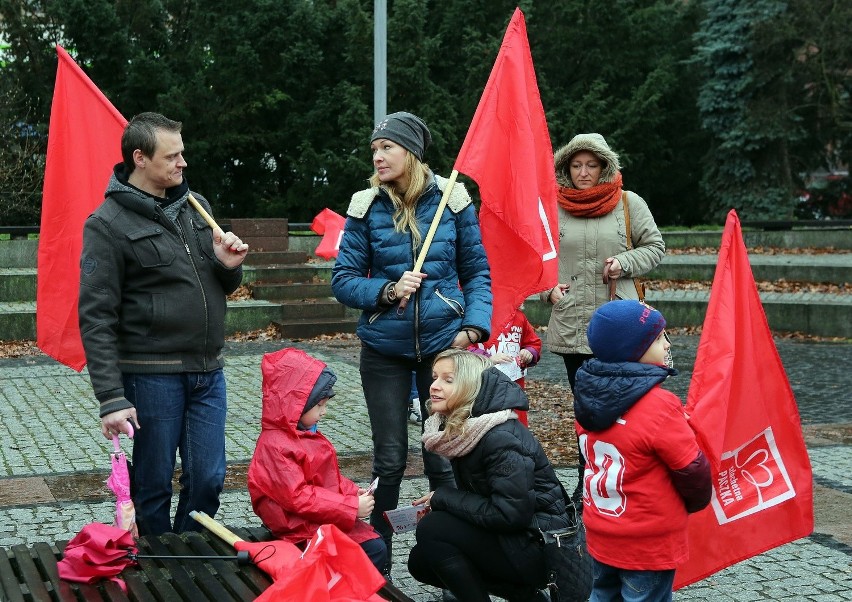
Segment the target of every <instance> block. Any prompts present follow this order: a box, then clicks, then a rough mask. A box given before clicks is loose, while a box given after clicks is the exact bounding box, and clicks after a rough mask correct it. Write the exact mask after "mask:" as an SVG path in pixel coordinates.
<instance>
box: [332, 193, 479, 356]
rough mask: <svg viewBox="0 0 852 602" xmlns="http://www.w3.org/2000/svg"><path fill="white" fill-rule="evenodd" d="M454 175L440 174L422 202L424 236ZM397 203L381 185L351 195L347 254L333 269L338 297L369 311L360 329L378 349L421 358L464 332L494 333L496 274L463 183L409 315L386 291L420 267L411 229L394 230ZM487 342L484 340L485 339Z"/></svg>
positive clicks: (341, 255) (436, 238)
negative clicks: (466, 329) (493, 275)
mask: <svg viewBox="0 0 852 602" xmlns="http://www.w3.org/2000/svg"><path fill="white" fill-rule="evenodd" d="M446 182H447V180H445V179H444V178H439V177H436V178H435V179H434V180H433V181H432V182H431V183H430V184H429V186H428V187H427V189H426V191H425V192H424V193H423V195H422V196H421V197H420V199H419V200H418V201H417V210H416V212H417V223H418V226H419V227H420V232H421V234H422V238H423V239H424V240H425V238H426V233H427V232H428V230H429V226H430V224H431V223H432V218H433V217H434V216H435V212H436V210H437V208H438V204H439V203H440V201H441V195H442V192H441V190H442V189H443V188H444V186H445V185H446ZM392 216H393V204H392V203H391V200H390V198H388V196H387V194H386V193H385V192H384V191H382V190H380V189H379V188H370V189H367V190H362V191H360V192H357V193H355V194H354V195H352V202H351V203H350V205H349V209H348V210H347V220H346V228H345V231H344V234H343V240H342V241H341V243H340V252H339V254H338V256H337V261H336V263H335V266H334V270H333V271H332V276H331V288H332V291H334V295H335V297H337V299H338V300H339V301H340V302H341V303H343V304H344V305H347V306H349V307H353V308H357V309H361V310H363V314H362V315H361V319H360V320H359V322H358V329H357V334H358V337H359V338H360V339H361V341H362V342H363V343H364V344H365V345H368V346H369V347H371V348H372V349H374V350H375V351H376V352H378V353H381V354H384V355H390V356H397V357H405V358H408V359H415V360H418V361H420V360H421V359H422V358H424V357H429V356H430V355H434V354H436V353H438V352H440V351H443V350H444V349H447V348H448V347H449V346H450V344H451V343H452V342H453V339H454V338H455V336H456V334H458V332H459V330H460V329H461V328H463V327H465V326H470V327H476V328H478V329H479V330H481V331H483V333H485V338H488V335H489V333H490V330H491V276H490V272H489V269H488V260H487V258H486V256H485V249H484V248H483V247H482V236H481V233H480V230H479V221H478V220H477V217H476V211H475V209H474V207H473V205H472V203H471V200H470V195H468V193H467V191H466V190H465V189H464V186H463V185H461V184H459V183H457V184H456V185H455V186H454V187H453V191H452V193H451V195H450V198H449V200H448V203H447V207H446V209H445V210H444V212H443V215H442V217H441V222H440V224H439V225H438V229H437V230H436V231H435V236H434V238H433V240H432V244H431V246H430V247H429V251H428V253H427V255H426V260H425V262H424V263H423V269H422V270H421V271H422V272H424V273H425V274H427V278H425V279H424V280H423V283H422V285H421V287H420V289H418V291H417V293H416V294H414V295H412V296H411V298H410V299H409V302H408V307H407V308H406V309H405V312H404V313H403V314H402V315H398V314H397V309H398V307H399V304H398V303H397V304H395V305H393V306H390V307H388V306H387V305H385V304H384V303H383V302H382V300H381V293H382V290H383V289H384V287H385V285H386V284H388V283H389V282H396V281H397V280H399V279H400V278H401V277H402V273H403V272H404V271H406V270H410V269H412V268H413V267H414V262H415V260H416V257H415V254H414V250H413V241H412V236H411V233H410V232H405V233H400V232H396V231H394V225H393V217H392ZM483 340H484V339H483Z"/></svg>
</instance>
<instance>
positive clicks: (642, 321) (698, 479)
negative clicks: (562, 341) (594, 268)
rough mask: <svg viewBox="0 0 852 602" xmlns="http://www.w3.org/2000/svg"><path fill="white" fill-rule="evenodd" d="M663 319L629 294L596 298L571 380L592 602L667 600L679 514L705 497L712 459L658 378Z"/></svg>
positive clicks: (683, 535) (677, 551)
mask: <svg viewBox="0 0 852 602" xmlns="http://www.w3.org/2000/svg"><path fill="white" fill-rule="evenodd" d="M665 328H666V320H665V318H664V317H663V315H662V314H661V313H660V312H659V311H657V310H656V309H654V308H653V307H651V306H650V305H646V304H645V303H642V302H640V301H636V300H615V301H609V302H608V303H604V304H603V305H602V306H600V307H599V308H598V309H597V310H595V313H594V314H592V319H591V320H590V321H589V327H588V332H587V334H588V340H589V347H591V349H592V352H593V353H594V354H595V357H593V358H591V359H589V360H586V361H585V362H583V365H582V366H580V369H579V370H578V371H577V381H576V385H575V388H574V395H575V396H574V416H575V417H576V424H575V426H576V428H577V435H578V436H579V441H580V451H581V452H582V454H583V457H585V459H586V470H585V475H584V477H583V504H584V511H583V522H584V523H585V525H586V543H587V545H588V548H589V554H590V555H591V557H592V559H593V574H594V585H593V589H592V595H591V597H590V598H589V600H590V602H601V601H604V600H606V601H608V602H613V601H617V600H631V601H632V602H652V601H653V602H666V601H669V600H671V599H672V584H673V581H674V575H675V569H676V567H677V566H678V565H679V564H682V563H683V562H684V561H686V559H687V557H688V555H689V549H688V542H687V515H688V514H689V513H691V512H697V511H698V510H701V509H702V508H704V507H705V506H706V505H707V504H708V503H710V496H711V494H712V484H711V477H710V465H709V463H708V462H707V459H706V458H705V457H704V454H703V453H702V452H701V450H700V449H699V448H698V443H697V441H696V438H695V433H694V432H693V431H692V428H691V427H690V425H689V422H688V418H687V416H686V414H685V413H684V410H683V406H682V405H681V402H680V399H678V397H677V395H675V394H674V393H671V392H670V391H666V390H665V389H663V388H662V387H660V384H661V383H662V382H663V381H665V380H666V378H668V377H669V376H674V375H675V374H677V371H676V370H674V369H673V368H669V367H667V365H666V364H667V355H668V350H669V346H670V344H669V342H668V340H667V338H666V336H665V335H666V333H665Z"/></svg>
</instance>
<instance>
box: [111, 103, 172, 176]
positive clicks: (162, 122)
mask: <svg viewBox="0 0 852 602" xmlns="http://www.w3.org/2000/svg"><path fill="white" fill-rule="evenodd" d="M182 127H183V124H182V123H181V122H180V121H173V120H172V119H169V118H168V117H165V116H163V115H160V114H159V113H150V112H149V113H139V114H138V115H135V116H134V117H133V119H131V120H130V122H129V123H128V124H127V127H125V128H124V133H123V134H122V135H121V158H122V159H123V160H124V167H125V168H127V173H128V174H131V173H133V170H134V169H135V168H136V165H135V164H134V162H133V151H135V150H136V149H137V148H138V149H139V150H140V151H142V154H143V155H145V156H146V157H153V156H154V151H156V150H157V130H165V131H167V132H174V133H176V134H179V133H180V130H181V128H182Z"/></svg>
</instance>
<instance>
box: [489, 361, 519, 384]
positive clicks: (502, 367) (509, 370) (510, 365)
mask: <svg viewBox="0 0 852 602" xmlns="http://www.w3.org/2000/svg"><path fill="white" fill-rule="evenodd" d="M494 366H495V367H496V368H497V369H498V370H499V371H500V372H502V373H503V374H505V375H506V376H508V377H509V378H511V379H512V380H518V379H519V378H521V377H523V375H524V371H523V370H521V367H520V366H519V365H518V362H506V363H505V364H494Z"/></svg>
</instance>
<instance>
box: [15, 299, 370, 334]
mask: <svg viewBox="0 0 852 602" xmlns="http://www.w3.org/2000/svg"><path fill="white" fill-rule="evenodd" d="M358 315H359V314H358V312H356V311H354V310H351V309H349V308H347V307H346V306H344V305H342V304H340V303H338V302H337V301H336V300H334V299H331V298H324V299H306V300H297V301H286V302H283V303H282V302H274V301H265V300H260V299H244V300H240V301H229V302H228V312H227V314H226V315H225V333H226V334H227V335H233V334H236V333H238V332H249V331H252V330H259V329H263V328H267V327H268V326H269V325H270V324H272V323H274V322H282V323H292V324H303V323H304V324H308V325H311V326H310V328H312V329H313V330H317V329H320V330H321V328H320V327H319V326H313V325H320V324H323V323H325V322H328V323H329V324H331V325H334V326H333V327H329V328H331V330H330V331H329V330H328V328H326V331H324V332H323V333H321V334H329V333H330V332H354V326H352V327H351V328H350V327H349V323H350V322H353V321H357V317H358ZM340 324H342V325H344V327H345V328H346V329H345V330H340V331H335V330H333V328H337V325H340ZM35 338H36V304H35V302H34V301H23V302H3V303H0V340H3V341H13V340H33V339H35Z"/></svg>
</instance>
